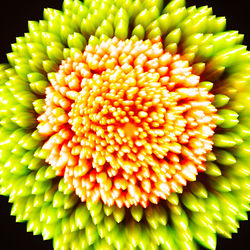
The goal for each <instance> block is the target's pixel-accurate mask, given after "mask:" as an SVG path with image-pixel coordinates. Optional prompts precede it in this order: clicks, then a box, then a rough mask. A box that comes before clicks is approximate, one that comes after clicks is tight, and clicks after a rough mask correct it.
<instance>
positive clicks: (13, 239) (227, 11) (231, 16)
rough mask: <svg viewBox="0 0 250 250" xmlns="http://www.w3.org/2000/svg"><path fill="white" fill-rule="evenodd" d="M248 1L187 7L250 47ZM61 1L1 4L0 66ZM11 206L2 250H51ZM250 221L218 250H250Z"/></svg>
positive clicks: (2, 222)
mask: <svg viewBox="0 0 250 250" xmlns="http://www.w3.org/2000/svg"><path fill="white" fill-rule="evenodd" d="M248 2H249V1H248V0H237V1H230V0H217V1H216V0H214V1H212V0H187V5H188V6H191V5H197V6H203V5H208V6H209V7H213V13H214V14H215V15H217V16H225V17H226V18H227V29H228V30H238V31H239V32H240V33H242V34H245V38H244V42H243V43H244V44H245V45H248V46H249V43H250V41H249V39H250V29H249V24H250V18H249V7H248ZM61 6H62V0H53V1H49V0H47V1H45V0H37V1H35V0H33V1H28V0H9V1H3V0H1V1H0V63H4V62H7V59H6V56H5V54H6V53H8V52H10V51H11V46H10V45H11V43H15V38H16V37H18V36H22V35H23V34H24V33H25V32H28V21H29V20H40V19H42V18H43V17H42V16H43V9H44V8H48V7H50V8H55V9H61ZM10 209H11V204H9V203H8V198H6V197H3V196H0V249H3V250H5V249H6V250H16V249H20V250H22V249H23V250H33V249H38V250H39V249H43V250H49V249H52V242H51V241H43V240H42V237H41V236H33V235H32V233H27V232H26V224H25V223H16V222H15V217H12V216H10ZM248 237H250V221H249V222H241V223H240V229H239V231H238V234H233V238H232V239H231V240H228V239H222V238H220V237H219V238H218V246H217V249H218V250H222V249H223V250H224V249H229V250H231V249H240V250H247V249H250V246H249V243H248Z"/></svg>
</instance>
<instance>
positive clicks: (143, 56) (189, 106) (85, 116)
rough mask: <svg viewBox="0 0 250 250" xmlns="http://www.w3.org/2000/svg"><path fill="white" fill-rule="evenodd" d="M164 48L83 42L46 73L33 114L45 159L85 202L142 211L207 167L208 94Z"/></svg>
mask: <svg viewBox="0 0 250 250" xmlns="http://www.w3.org/2000/svg"><path fill="white" fill-rule="evenodd" d="M162 47H163V45H162V42H161V39H160V38H156V39H154V40H152V41H149V40H147V41H138V42H133V41H129V40H126V41H120V40H119V39H117V38H113V39H109V40H108V41H106V42H101V44H100V45H97V46H92V45H88V46H87V47H86V48H85V51H84V52H83V53H82V54H76V55H75V56H74V58H68V59H66V60H65V61H63V62H62V64H61V65H60V68H59V71H58V72H57V73H55V75H54V77H53V78H52V79H51V86H50V87H48V88H47V89H46V98H45V102H46V105H45V111H44V113H43V114H42V115H40V116H39V118H38V121H39V123H40V124H39V126H38V129H39V132H40V133H41V134H43V135H47V136H50V137H49V139H48V140H47V141H46V142H45V144H44V146H43V148H44V149H47V150H49V155H48V157H47V159H46V161H47V162H48V163H49V164H51V165H52V166H53V168H54V169H55V170H56V173H57V175H63V176H64V178H65V182H66V183H68V185H69V186H71V187H73V188H74V189H75V192H76V194H77V195H79V197H80V198H81V200H82V201H86V200H92V201H94V202H95V201H98V200H99V199H101V200H102V201H103V202H104V203H105V204H107V205H108V206H112V205H114V204H116V205H117V206H119V207H122V206H124V205H125V206H126V207H130V206H132V205H138V204H141V205H142V206H143V207H146V206H147V205H148V203H149V202H152V203H158V201H159V198H161V199H166V198H167V197H168V196H169V194H170V193H171V192H176V191H177V189H178V185H186V182H187V180H195V178H196V175H197V174H198V171H204V170H205V165H204V161H205V160H206V158H205V155H206V153H208V152H209V151H211V150H212V144H213V143H212V140H211V136H212V135H213V133H214V131H213V130H214V128H215V119H216V117H215V113H216V109H215V107H214V106H212V105H211V101H212V99H213V95H212V94H210V93H208V92H207V91H206V89H205V88H202V87H199V77H198V76H196V75H194V74H192V68H191V67H189V65H188V62H187V61H185V60H183V59H182V58H181V56H180V55H178V54H177V55H174V56H172V55H171V54H170V53H168V52H166V51H164V49H163V48H162Z"/></svg>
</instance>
